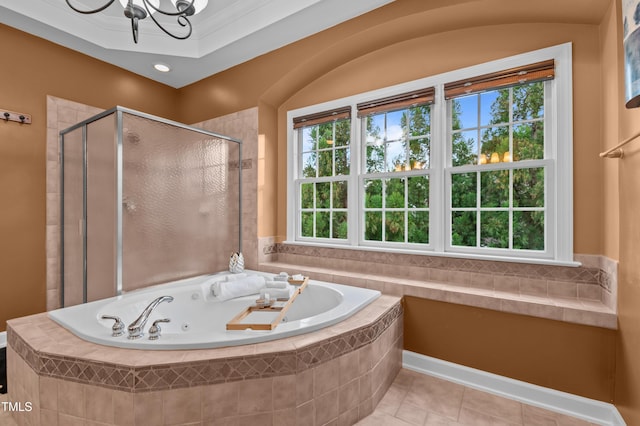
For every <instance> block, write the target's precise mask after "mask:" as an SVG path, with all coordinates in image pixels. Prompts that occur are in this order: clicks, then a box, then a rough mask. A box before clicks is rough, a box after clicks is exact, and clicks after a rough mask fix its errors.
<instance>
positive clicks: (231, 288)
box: [211, 275, 265, 302]
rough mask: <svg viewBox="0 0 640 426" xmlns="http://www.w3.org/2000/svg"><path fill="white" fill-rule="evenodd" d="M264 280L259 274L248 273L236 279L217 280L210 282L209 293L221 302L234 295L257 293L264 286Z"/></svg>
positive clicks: (232, 297)
mask: <svg viewBox="0 0 640 426" xmlns="http://www.w3.org/2000/svg"><path fill="white" fill-rule="evenodd" d="M264 286H265V280H264V277H261V276H260V275H249V276H247V277H242V278H239V279H237V280H231V281H218V282H214V283H213V284H211V293H212V294H213V295H214V296H215V297H216V298H217V299H218V300H219V301H221V302H224V301H225V300H229V299H235V298H236V297H242V296H249V295H251V294H258V293H260V290H261V289H262V288H264Z"/></svg>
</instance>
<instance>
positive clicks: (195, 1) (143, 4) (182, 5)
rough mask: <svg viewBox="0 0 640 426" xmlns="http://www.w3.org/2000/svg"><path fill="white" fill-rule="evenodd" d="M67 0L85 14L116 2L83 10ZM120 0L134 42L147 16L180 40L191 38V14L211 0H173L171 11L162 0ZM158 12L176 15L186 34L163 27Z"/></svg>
mask: <svg viewBox="0 0 640 426" xmlns="http://www.w3.org/2000/svg"><path fill="white" fill-rule="evenodd" d="M65 1H66V2H67V5H69V7H70V8H71V9H73V10H74V11H76V12H78V13H82V14H85V15H88V14H91V13H98V12H102V11H103V10H105V9H106V8H108V7H109V6H111V4H113V2H115V0H108V1H107V3H106V4H105V5H103V6H100V7H98V8H97V9H91V10H82V9H78V8H77V7H75V6H74V5H72V4H71V0H65ZM119 1H120V4H122V7H124V16H126V17H127V18H129V19H130V20H131V32H132V34H133V41H134V43H138V21H140V20H141V19H145V18H146V17H147V16H149V17H150V18H151V20H153V22H155V24H156V25H157V26H158V28H160V29H161V30H162V31H164V32H165V33H166V34H168V35H170V36H171V37H173V38H176V39H178V40H185V39H187V38H189V36H191V31H192V29H193V28H192V26H191V22H190V21H189V16H193V15H195V14H196V13H198V12H200V11H201V10H202V9H204V8H205V7H206V6H207V3H208V2H209V0H171V3H172V4H173V6H174V7H175V11H171V10H162V9H160V0H119ZM156 12H158V13H160V14H162V15H166V16H171V17H175V18H176V21H177V22H178V24H180V26H181V27H184V28H185V31H184V34H174V33H172V32H171V31H169V30H167V29H166V28H165V27H163V26H162V24H160V22H158V21H157V20H156V18H154V16H153V15H154V14H155V13H156Z"/></svg>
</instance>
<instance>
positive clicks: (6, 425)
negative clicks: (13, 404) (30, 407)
mask: <svg viewBox="0 0 640 426" xmlns="http://www.w3.org/2000/svg"><path fill="white" fill-rule="evenodd" d="M5 401H9V395H8V394H6V393H0V426H16V422H14V421H13V418H12V417H11V413H10V412H8V411H6V410H4V407H3V406H2V405H3V404H2V403H3V402H5Z"/></svg>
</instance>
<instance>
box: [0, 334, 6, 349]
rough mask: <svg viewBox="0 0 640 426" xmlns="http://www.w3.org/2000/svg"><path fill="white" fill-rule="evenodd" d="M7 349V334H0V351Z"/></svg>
mask: <svg viewBox="0 0 640 426" xmlns="http://www.w3.org/2000/svg"><path fill="white" fill-rule="evenodd" d="M5 347H7V332H6V331H2V332H0V349H2V348H5Z"/></svg>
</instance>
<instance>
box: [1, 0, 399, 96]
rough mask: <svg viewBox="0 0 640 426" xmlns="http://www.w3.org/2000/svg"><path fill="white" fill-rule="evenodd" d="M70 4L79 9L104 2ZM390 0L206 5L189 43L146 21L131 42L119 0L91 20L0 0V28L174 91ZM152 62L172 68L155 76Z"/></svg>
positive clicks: (38, 1)
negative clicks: (106, 63) (43, 40)
mask: <svg viewBox="0 0 640 426" xmlns="http://www.w3.org/2000/svg"><path fill="white" fill-rule="evenodd" d="M69 1H71V2H72V4H73V5H74V6H76V7H77V8H78V9H96V8H98V7H100V6H101V5H103V4H105V3H106V2H107V0H69ZM392 1H393V0H347V1H345V0H209V4H208V6H207V7H206V8H205V9H204V10H203V11H202V12H201V13H199V14H197V15H194V16H193V17H191V18H190V20H191V22H192V24H193V34H192V35H191V37H190V38H188V39H187V40H175V39H173V38H171V37H169V36H168V35H166V34H165V33H164V32H162V30H160V29H159V28H158V27H157V26H156V25H155V24H154V23H153V21H151V19H150V18H146V19H144V20H142V21H140V26H139V39H138V43H137V44H136V43H134V41H133V36H132V33H131V23H130V21H129V20H128V19H127V18H126V17H125V16H124V13H123V8H122V6H121V4H120V3H119V1H118V0H116V1H114V2H113V4H111V6H109V7H108V8H107V9H106V10H104V11H102V12H99V13H96V14H92V15H83V14H79V13H76V12H74V11H73V10H71V8H70V7H69V6H68V5H67V4H66V2H65V0H0V23H3V24H6V25H8V26H11V27H14V28H17V29H19V30H22V31H25V32H28V33H31V34H34V35H36V36H38V37H42V38H45V39H47V40H50V41H52V42H54V43H57V44H60V45H62V46H65V47H68V48H70V49H74V50H77V51H79V52H82V53H84V54H86V55H89V56H92V57H94V58H97V59H100V60H103V61H105V62H109V63H111V64H114V65H117V66H119V67H121V68H124V69H127V70H129V71H131V72H134V73H136V74H140V75H142V76H145V77H148V78H150V79H152V80H156V81H158V82H160V83H163V84H166V85H168V86H172V87H175V88H180V87H183V86H186V85H188V84H191V83H194V82H196V81H198V80H201V79H203V78H205V77H208V76H210V75H213V74H216V73H218V72H220V71H223V70H225V69H228V68H231V67H233V66H235V65H238V64H240V63H242V62H245V61H248V60H250V59H252V58H255V57H257V56H260V55H262V54H265V53H267V52H270V51H272V50H275V49H278V48H280V47H282V46H285V45H287V44H289V43H292V42H294V41H297V40H300V39H302V38H304V37H307V36H310V35H312V34H315V33H317V32H320V31H322V30H325V29H327V28H330V27H332V26H334V25H337V24H339V23H341V22H344V21H346V20H349V19H351V18H354V17H356V16H359V15H361V14H363V13H366V12H369V11H371V10H373V9H376V8H378V7H380V6H382V5H385V4H387V3H391V2H392ZM160 7H161V9H163V10H171V9H172V8H173V6H172V5H171V3H170V2H169V0H160ZM173 9H174V8H173ZM174 10H175V9H174ZM156 15H160V14H158V13H156V14H155V15H154V17H156V19H157V20H158V21H160V22H161V23H162V24H163V25H165V26H166V27H167V29H169V30H171V31H173V32H175V33H177V34H180V33H183V31H184V29H183V28H181V27H180V26H179V25H178V24H177V23H176V20H175V18H173V19H170V18H168V17H164V16H156ZM181 31H182V32H181ZM158 62H160V63H163V64H166V65H169V66H170V67H171V71H170V72H167V73H161V72H159V71H156V70H155V69H154V68H153V65H154V64H155V63H158Z"/></svg>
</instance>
